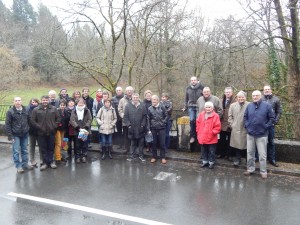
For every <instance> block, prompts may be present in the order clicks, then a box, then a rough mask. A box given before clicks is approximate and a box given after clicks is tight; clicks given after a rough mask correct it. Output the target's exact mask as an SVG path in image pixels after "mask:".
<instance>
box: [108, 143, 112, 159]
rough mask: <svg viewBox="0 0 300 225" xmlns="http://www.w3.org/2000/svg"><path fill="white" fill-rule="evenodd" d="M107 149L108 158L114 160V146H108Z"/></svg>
mask: <svg viewBox="0 0 300 225" xmlns="http://www.w3.org/2000/svg"><path fill="white" fill-rule="evenodd" d="M107 148H108V157H109V158H110V159H112V158H113V157H112V155H111V152H112V146H108V147H107Z"/></svg>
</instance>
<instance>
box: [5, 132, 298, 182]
mask: <svg viewBox="0 0 300 225" xmlns="http://www.w3.org/2000/svg"><path fill="white" fill-rule="evenodd" d="M0 143H2V144H10V142H9V141H8V139H7V137H6V136H0ZM89 151H94V152H99V154H100V146H99V144H96V143H92V144H91V148H89ZM113 154H116V155H120V156H124V159H125V158H126V157H127V153H126V152H125V150H124V149H119V148H118V147H117V146H114V147H113ZM145 156H146V158H147V160H149V159H150V158H151V153H150V152H145ZM199 159H200V153H199V152H182V151H176V150H173V149H169V150H168V153H167V160H173V161H178V162H180V161H182V162H188V163H197V164H199ZM278 163H279V165H280V167H273V166H272V165H270V164H269V165H268V173H269V174H278V175H288V176H297V177H300V164H293V163H284V162H278ZM216 167H224V168H232V169H240V170H246V159H245V158H242V164H241V165H240V166H239V167H234V166H233V165H232V162H230V161H228V160H226V159H217V160H216ZM256 169H257V170H258V171H259V164H258V163H256Z"/></svg>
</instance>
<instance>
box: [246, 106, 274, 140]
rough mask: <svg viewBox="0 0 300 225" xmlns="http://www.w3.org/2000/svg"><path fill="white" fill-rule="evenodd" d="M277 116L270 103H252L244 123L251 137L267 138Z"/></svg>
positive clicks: (247, 109) (248, 107)
mask: <svg viewBox="0 0 300 225" xmlns="http://www.w3.org/2000/svg"><path fill="white" fill-rule="evenodd" d="M274 118H275V114H274V112H273V109H272V106H271V105H270V104H269V103H266V102H263V101H262V100H259V101H258V102H255V103H254V102H251V103H250V104H249V105H248V106H247V108H246V111H245V114H244V123H245V127H246V129H247V132H248V134H249V135H251V136H254V137H265V136H267V135H268V129H269V128H270V127H271V126H273V124H274Z"/></svg>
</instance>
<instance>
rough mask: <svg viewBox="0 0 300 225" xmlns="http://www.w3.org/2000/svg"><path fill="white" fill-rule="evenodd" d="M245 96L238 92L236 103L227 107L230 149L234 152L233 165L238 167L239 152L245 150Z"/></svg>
mask: <svg viewBox="0 0 300 225" xmlns="http://www.w3.org/2000/svg"><path fill="white" fill-rule="evenodd" d="M246 96H247V94H246V93H245V92H244V91H240V92H239V93H238V94H237V102H235V103H233V104H231V105H230V107H229V111H228V124H229V127H230V128H231V138H230V147H232V149H233V151H234V152H235V155H236V158H235V159H234V162H233V165H234V166H239V165H240V163H241V151H243V150H245V149H247V130H246V128H245V126H244V114H245V110H246V108H247V106H248V104H249V102H247V101H246Z"/></svg>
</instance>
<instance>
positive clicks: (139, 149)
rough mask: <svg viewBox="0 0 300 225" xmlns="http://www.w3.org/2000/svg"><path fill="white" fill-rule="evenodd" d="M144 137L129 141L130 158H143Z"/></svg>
mask: <svg viewBox="0 0 300 225" xmlns="http://www.w3.org/2000/svg"><path fill="white" fill-rule="evenodd" d="M143 148H144V137H141V138H133V139H131V140H130V156H131V157H132V158H135V157H137V156H141V157H143V156H144V152H143Z"/></svg>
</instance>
